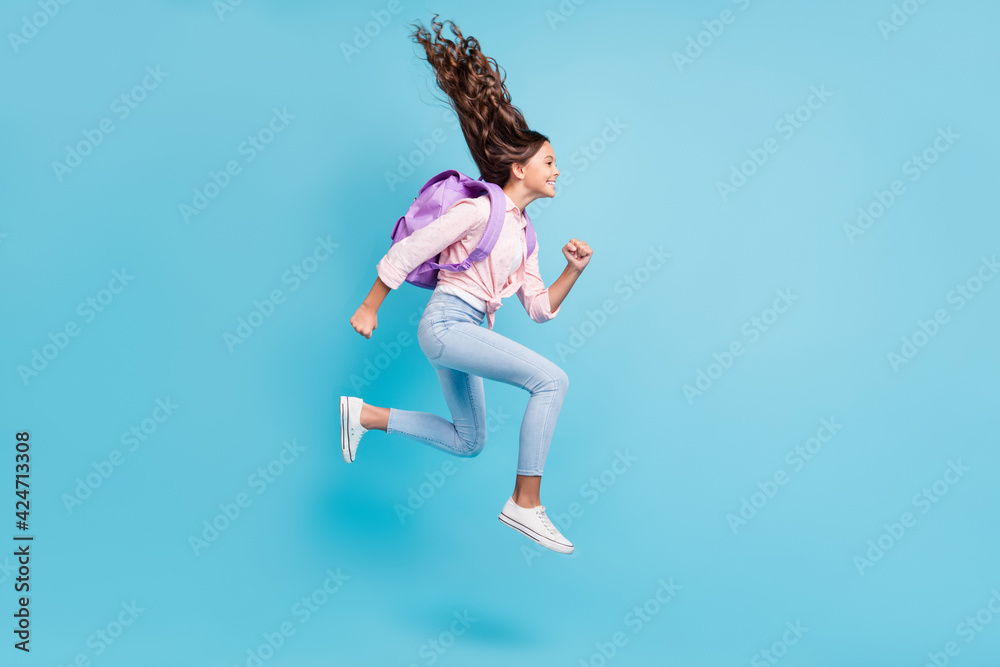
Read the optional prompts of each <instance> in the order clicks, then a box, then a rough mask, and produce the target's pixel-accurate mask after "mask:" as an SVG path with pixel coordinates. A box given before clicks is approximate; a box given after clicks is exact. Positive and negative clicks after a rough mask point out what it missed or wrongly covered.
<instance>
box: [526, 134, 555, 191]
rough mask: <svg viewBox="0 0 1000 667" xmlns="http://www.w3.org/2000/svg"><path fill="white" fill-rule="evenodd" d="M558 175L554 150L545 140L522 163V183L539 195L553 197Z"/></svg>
mask: <svg viewBox="0 0 1000 667" xmlns="http://www.w3.org/2000/svg"><path fill="white" fill-rule="evenodd" d="M558 176H559V169H558V168H557V167H556V152H555V151H554V150H553V149H552V144H550V143H549V142H547V141H546V142H545V143H544V144H542V147H541V148H540V149H539V150H538V152H537V153H535V154H534V156H532V158H531V159H530V160H528V162H527V164H525V165H524V185H525V186H526V187H527V188H528V189H529V190H530V191H531V192H532V194H535V195H537V196H539V197H554V196H555V194H556V178H557V177H558Z"/></svg>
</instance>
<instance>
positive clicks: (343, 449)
mask: <svg viewBox="0 0 1000 667" xmlns="http://www.w3.org/2000/svg"><path fill="white" fill-rule="evenodd" d="M349 425H350V413H349V406H348V404H347V397H346V396H341V397H340V453H341V454H342V455H343V456H344V461H345V462H347V463H353V462H354V458H353V457H352V456H351V448H350V445H351V437H350V433H349V431H348V426H349Z"/></svg>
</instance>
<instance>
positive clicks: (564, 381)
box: [530, 364, 569, 394]
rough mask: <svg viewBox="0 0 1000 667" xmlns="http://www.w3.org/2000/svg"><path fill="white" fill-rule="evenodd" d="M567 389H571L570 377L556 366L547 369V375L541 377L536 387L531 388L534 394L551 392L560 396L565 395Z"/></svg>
mask: <svg viewBox="0 0 1000 667" xmlns="http://www.w3.org/2000/svg"><path fill="white" fill-rule="evenodd" d="M567 389H569V375H567V374H566V371H564V370H563V369H561V368H559V367H558V366H556V365H555V364H552V366H551V367H549V368H547V369H546V370H545V375H543V376H542V377H540V378H539V380H538V381H537V382H536V383H535V385H534V386H533V387H531V388H530V390H531V392H532V393H535V392H539V391H551V392H556V393H560V394H565V393H566V390H567Z"/></svg>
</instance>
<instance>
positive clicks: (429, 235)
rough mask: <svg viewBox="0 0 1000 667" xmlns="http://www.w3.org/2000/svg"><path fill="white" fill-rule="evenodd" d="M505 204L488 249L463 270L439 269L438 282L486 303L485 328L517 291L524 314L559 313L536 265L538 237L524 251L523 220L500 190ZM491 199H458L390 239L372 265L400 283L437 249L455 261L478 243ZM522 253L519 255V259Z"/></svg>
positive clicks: (544, 317) (542, 318) (542, 317)
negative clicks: (410, 230) (498, 228)
mask: <svg viewBox="0 0 1000 667" xmlns="http://www.w3.org/2000/svg"><path fill="white" fill-rule="evenodd" d="M504 196H505V198H506V200H507V210H506V214H505V215H504V221H503V228H502V229H501V231H500V237H499V238H498V239H497V242H496V245H495V246H493V250H492V251H491V252H490V254H489V255H488V256H487V257H486V258H484V259H482V260H480V261H478V262H473V263H472V265H471V266H470V267H469V268H468V270H466V271H445V270H443V269H442V270H440V271H438V285H440V286H442V287H447V289H448V290H449V291H451V290H453V289H454V290H461V291H464V292H466V293H467V294H469V295H471V296H472V297H474V298H475V299H479V300H481V301H482V302H483V303H485V305H486V309H485V310H486V321H487V328H489V329H493V320H494V315H493V314H494V312H496V310H497V309H498V308H500V306H501V305H502V304H501V299H503V298H505V297H508V296H510V295H511V294H514V293H517V298H518V299H520V301H521V305H522V306H524V310H525V311H526V312H527V313H528V316H529V317H530V318H531V319H533V320H534V321H536V322H546V321H548V320H551V319H552V318H553V317H555V316H556V315H558V314H559V310H560V308H562V304H560V305H559V308H556V309H555V310H551V306H550V304H549V288H548V287H546V286H545V283H544V282H542V276H541V274H540V273H539V270H538V243H537V239H536V243H535V248H534V250H532V252H531V256H527V249H528V245H527V241H526V240H525V231H524V230H525V227H527V224H528V223H527V221H526V220H525V219H524V216H523V215H521V211H520V209H518V208H517V205H516V204H514V202H513V200H511V198H510V197H509V196H507V195H506V193H504ZM489 215H490V200H489V197H488V196H486V195H482V196H480V197H470V198H466V199H460V200H459V201H457V202H455V204H454V205H453V206H452V207H451V208H450V209H448V211H447V212H445V214H444V215H442V216H441V217H440V218H438V219H437V220H435V221H434V222H432V223H430V224H429V225H427V226H426V227H423V228H421V229H418V230H417V231H415V232H414V233H413V234H410V235H409V236H408V237H406V238H405V239H403V240H402V241H400V242H398V243H395V244H393V245H392V246H391V247H390V248H389V251H388V252H387V253H386V254H385V256H384V257H383V258H382V259H381V260H379V262H378V264H376V266H375V268H376V270H377V272H378V276H379V278H381V279H382V282H384V283H385V284H386V285H388V286H389V287H391V288H392V289H396V288H397V287H399V286H400V285H401V284H402V283H403V281H405V280H406V276H407V275H409V273H410V271H412V270H413V269H415V268H416V267H418V266H419V265H420V264H422V263H423V262H424V261H426V260H428V259H434V257H435V256H436V255H437V254H438V253H441V257H440V258H439V259H438V263H439V264H457V263H459V262H461V261H462V260H464V259H465V258H466V257H468V256H469V255H470V254H471V253H472V251H473V250H475V248H476V244H477V242H478V241H479V238H480V237H481V236H482V235H483V232H484V231H486V223H487V221H488V219H489ZM519 258H520V259H519Z"/></svg>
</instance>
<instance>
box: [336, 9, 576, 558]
mask: <svg viewBox="0 0 1000 667" xmlns="http://www.w3.org/2000/svg"><path fill="white" fill-rule="evenodd" d="M437 16H438V15H437V14H435V15H434V20H432V21H431V26H432V28H433V29H434V32H435V35H434V37H436V41H435V40H434V38H432V36H431V33H430V32H429V31H427V30H426V29H424V28H423V27H422V26H420V25H415V26H414V27H416V30H415V32H414V33H413V34H412V37H413V39H414V41H415V42H417V43H419V44H421V45H422V46H423V47H424V51H425V52H426V54H427V61H428V62H429V63H430V64H431V66H432V67H433V68H434V70H435V73H436V75H437V82H438V85H439V86H440V87H441V89H442V90H444V92H445V93H447V95H448V97H449V98H450V100H451V106H452V108H453V109H454V110H455V112H456V114H457V115H458V119H459V121H460V123H461V126H462V132H463V134H464V135H465V140H466V143H467V144H468V146H469V151H470V152H471V153H472V159H473V160H474V161H475V163H476V166H478V167H479V170H480V172H481V174H482V178H483V180H485V181H488V182H491V183H496V184H497V185H499V186H501V187H502V188H503V191H504V194H505V195H506V197H505V200H506V204H507V209H506V213H505V216H504V223H503V228H502V231H501V234H500V237H499V239H498V240H497V242H496V245H495V246H494V247H493V250H492V251H491V252H490V255H489V256H488V257H486V258H485V259H483V260H481V261H479V262H474V263H473V264H472V266H471V267H470V268H469V269H468V270H467V271H446V270H443V269H442V270H439V271H438V278H437V286H436V287H435V289H434V291H433V293H432V294H431V297H430V299H429V300H428V302H427V306H426V307H425V309H424V312H423V316H422V318H421V320H420V324H419V326H418V327H417V341H418V342H419V344H420V349H421V350H422V351H423V353H424V354H425V355H426V356H427V359H428V361H430V363H431V366H432V367H433V368H434V370H435V371H436V372H437V375H438V379H439V380H440V382H441V388H442V389H443V390H444V397H445V400H446V401H447V403H448V408H449V410H450V411H451V416H452V421H451V422H449V421H447V420H445V419H443V418H441V417H439V416H437V415H434V414H430V413H427V412H415V411H409V410H401V409H398V408H377V407H375V406H372V405H368V404H366V403H364V402H363V401H362V400H361V398H358V397H355V396H341V398H340V430H341V450H342V451H343V455H344V460H345V461H347V462H348V463H350V462H352V461H353V460H354V457H355V452H356V450H357V447H358V442H359V440H360V439H361V436H362V435H364V434H365V432H366V431H368V430H370V429H378V430H382V431H385V432H386V433H400V434H402V435H405V436H407V437H409V438H412V439H414V440H418V441H420V442H425V443H427V444H429V445H431V446H433V447H436V448H438V449H441V450H444V451H446V452H449V453H451V454H454V455H457V456H475V455H477V454H479V452H481V451H482V449H483V446H484V445H485V443H486V403H485V398H484V396H483V379H484V378H486V379H490V380H496V381H498V382H504V383H506V384H511V385H514V386H517V387H520V388H522V389H526V390H527V391H529V392H530V394H531V396H530V398H529V399H528V406H527V409H526V410H525V412H524V419H523V420H522V422H521V432H520V449H519V453H518V461H517V478H516V481H515V484H514V492H513V494H512V495H511V497H510V498H509V499H508V500H507V502H506V504H505V505H504V506H503V510H502V511H501V512H500V515H499V517H498V518H499V519H500V520H501V521H502V522H504V523H505V524H507V525H508V526H510V527H511V528H514V529H515V530H517V531H519V532H521V533H522V534H524V535H526V536H527V537H529V538H531V539H532V540H534V541H536V542H538V543H539V544H541V545H542V546H544V547H547V548H549V549H552V550H553V551H557V552H560V553H572V552H573V544H572V543H571V542H570V541H569V540H567V539H566V538H565V537H563V535H562V534H561V533H560V532H559V531H558V530H557V529H556V527H555V526H553V525H552V522H551V521H550V520H549V518H548V516H546V514H545V506H544V505H542V504H541V500H540V498H539V487H540V485H541V480H542V477H541V476H542V470H543V468H544V466H545V458H546V455H547V454H548V449H549V443H550V442H551V440H552V434H553V431H554V430H555V426H556V420H557V419H558V417H559V411H560V409H561V408H562V403H563V398H564V397H565V395H566V389H567V387H568V386H569V379H568V378H567V376H566V373H565V372H564V371H563V370H562V369H561V368H559V367H558V366H557V365H556V364H554V363H553V362H551V361H549V360H548V359H546V358H545V357H543V356H542V355H540V354H538V353H537V352H534V351H532V350H530V349H528V348H526V347H525V346H523V345H521V344H519V343H516V342H514V341H512V340H510V339H509V338H506V337H504V336H502V335H500V334H498V333H496V332H495V331H493V319H494V312H495V311H496V310H497V309H498V308H499V307H500V306H501V299H502V298H504V297H507V296H510V295H511V294H515V293H516V294H517V297H518V299H520V301H521V304H522V305H523V306H524V309H525V311H527V313H528V315H529V316H530V317H531V319H533V320H534V321H536V322H546V321H548V320H550V319H552V318H553V317H555V316H556V315H558V314H559V309H560V307H561V304H562V302H563V299H565V298H566V295H567V294H568V293H569V290H570V288H572V287H573V284H574V283H575V282H576V279H577V278H579V277H580V273H581V272H582V271H583V269H584V268H585V267H586V266H587V264H588V263H589V262H590V258H591V256H592V254H593V253H592V251H591V249H590V246H588V245H587V244H586V243H584V242H583V241H581V240H579V239H575V238H571V239H570V240H569V242H568V243H567V244H566V245H565V246H563V248H562V252H563V255H564V256H565V257H566V262H567V265H566V268H565V269H564V270H563V272H562V275H560V276H559V278H558V279H557V280H556V281H555V282H554V283H552V285H551V286H549V287H545V284H544V283H543V282H542V278H541V274H540V272H539V268H538V254H539V250H538V244H537V242H536V245H535V248H534V249H533V251H532V253H531V255H530V256H528V255H527V243H526V240H525V227H526V225H527V221H526V220H525V218H524V215H523V212H524V209H525V207H526V206H527V205H528V204H529V203H531V202H532V201H534V200H535V199H538V198H539V197H552V196H554V195H555V182H556V179H557V178H558V177H559V169H558V168H557V167H556V164H555V162H556V160H555V151H554V150H553V149H552V145H551V144H550V143H549V141H548V139H547V138H546V137H545V136H544V135H542V134H539V133H538V132H535V131H533V130H530V129H528V128H527V123H526V122H525V120H524V117H523V116H522V115H521V112H520V110H518V108H517V107H515V106H513V105H512V104H511V102H510V94H509V93H508V92H507V87H506V86H505V85H504V82H503V79H502V78H501V77H500V75H499V72H498V70H497V69H494V68H493V67H491V64H490V61H491V60H492V59H488V58H487V57H486V56H484V55H483V53H482V51H480V48H479V43H478V42H477V41H476V39H475V38H474V37H468V38H464V37H463V36H462V33H461V32H460V31H459V30H458V27H457V26H455V24H454V23H453V22H451V21H447V23H449V24H450V25H451V29H452V32H453V33H454V35H455V36H456V38H457V42H453V41H451V40H449V39H447V38H445V37H442V36H441V28H442V27H443V25H444V24H442V23H440V22H438V21H437V20H436V19H437ZM492 63H493V65H496V61H495V60H492ZM489 213H490V200H489V197H488V196H487V195H485V194H484V195H482V196H480V197H474V198H467V199H462V200H459V201H458V202H456V203H455V204H454V205H453V206H452V207H451V208H450V209H449V210H448V211H447V212H446V213H445V214H444V215H442V216H441V217H439V218H438V219H437V220H435V221H434V222H432V223H431V224H429V225H427V226H426V227H423V228H421V229H418V230H417V231H415V232H414V233H412V234H411V235H410V236H408V237H406V238H405V239H403V240H401V241H399V242H397V243H395V244H393V245H392V246H391V247H390V248H389V251H388V252H387V253H386V255H385V256H384V257H383V258H382V259H381V260H380V261H379V262H378V264H377V265H376V270H377V273H378V278H376V280H375V284H374V285H373V286H372V288H371V291H370V292H369V293H368V296H367V298H366V299H365V300H364V302H363V303H362V304H361V306H359V307H358V309H357V311H356V312H355V313H354V316H353V317H351V326H353V327H354V329H355V331H357V332H358V333H360V334H361V335H362V336H364V337H365V338H371V336H372V331H373V330H374V329H375V328H376V327H377V326H378V318H377V316H376V313H377V311H378V308H379V306H380V305H381V304H382V300H383V299H384V298H385V296H386V294H388V293H389V290H390V289H396V288H397V287H399V285H400V284H402V283H403V282H404V280H405V279H406V276H407V275H408V274H409V273H410V271H412V270H413V269H414V268H416V267H417V266H419V265H420V264H421V263H423V262H424V261H425V260H428V259H434V258H435V257H437V256H438V254H439V253H440V258H439V259H438V260H436V261H438V262H439V263H450V262H461V261H462V260H463V259H465V258H466V257H468V256H469V254H470V253H471V252H472V250H473V249H475V247H476V243H477V241H478V240H479V238H480V237H481V236H482V234H483V231H484V230H485V229H486V222H487V219H488V218H489ZM484 317H485V318H486V320H487V327H486V328H485V329H484V328H483V327H482V324H483V318H484Z"/></svg>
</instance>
